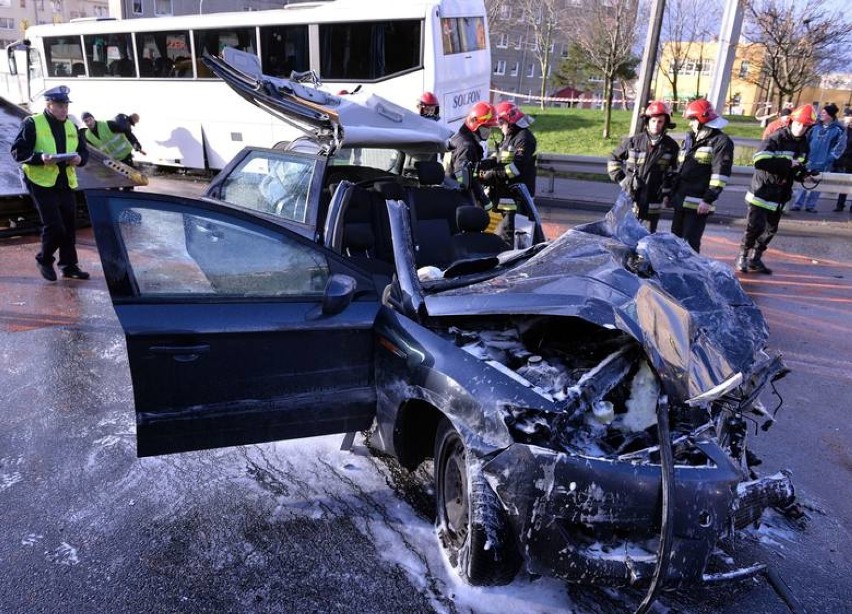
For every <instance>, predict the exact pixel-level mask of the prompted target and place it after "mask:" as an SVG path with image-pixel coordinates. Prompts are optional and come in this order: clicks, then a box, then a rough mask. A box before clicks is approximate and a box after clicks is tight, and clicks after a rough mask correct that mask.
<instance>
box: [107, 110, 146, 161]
mask: <svg viewBox="0 0 852 614" xmlns="http://www.w3.org/2000/svg"><path fill="white" fill-rule="evenodd" d="M112 121H113V123H114V124H115V126H116V128H117V129H118V131H119V132H120V133H121V134H123V135H124V136H125V138H126V139H127V140H128V141H130V144H131V146H132V147H133V151H138V152H139V153H141V154H142V155H143V156H144V155H145V151H144V150H143V149H142V145H141V144H140V143H139V139H137V138H136V135H135V134H133V126H135V125H136V124H138V123H139V114H138V113H131V114H130V115H126V114H124V113H119V114H118V115H116V116H115V118H114V119H113V120H112ZM122 162H124V163H125V164H130V166H133V164H131V163H130V162H127V161H124V160H122Z"/></svg>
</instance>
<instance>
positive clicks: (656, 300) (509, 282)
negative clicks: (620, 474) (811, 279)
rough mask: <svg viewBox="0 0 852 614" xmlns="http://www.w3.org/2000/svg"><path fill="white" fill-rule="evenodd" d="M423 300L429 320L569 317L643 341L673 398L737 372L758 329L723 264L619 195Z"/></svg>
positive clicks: (755, 343) (755, 347) (759, 337)
mask: <svg viewBox="0 0 852 614" xmlns="http://www.w3.org/2000/svg"><path fill="white" fill-rule="evenodd" d="M628 262H634V263H636V264H635V265H631V266H630V267H628V266H627V265H628ZM643 271H647V273H645V272H643ZM424 301H425V306H426V311H427V313H428V314H429V315H430V316H435V317H444V316H461V315H465V316H469V315H483V316H484V315H492V314H516V315H518V316H522V315H524V314H526V315H553V316H573V317H579V318H582V319H584V320H587V321H589V322H592V323H595V324H598V325H600V326H603V327H606V328H617V329H619V330H622V331H624V332H626V333H628V334H629V335H631V336H632V337H634V338H635V339H636V340H637V341H639V342H640V343H641V344H642V345H643V347H644V348H645V350H646V352H647V353H648V357H649V359H650V360H651V361H652V363H654V366H655V367H656V369H657V371H658V373H659V374H660V377H661V378H662V380H663V383H664V387H665V388H666V389H667V392H668V393H669V394H675V395H677V396H678V397H680V398H688V397H692V396H695V395H697V394H699V393H700V392H703V391H705V390H707V389H708V388H710V387H712V386H715V385H717V384H719V383H720V382H722V381H723V380H725V379H726V378H727V377H729V376H731V375H732V374H734V373H736V372H738V371H742V372H743V374H744V375H747V374H748V373H749V372H750V370H751V367H752V365H753V364H754V362H755V358H756V355H757V353H758V352H760V351H761V350H762V349H763V348H764V345H765V343H766V338H767V335H768V332H767V328H766V322H765V320H764V318H763V315H762V314H761V313H760V311H759V310H758V308H757V307H756V306H755V305H754V303H753V302H752V301H751V299H750V298H749V297H748V296H747V295H746V294H745V292H744V291H743V289H742V286H741V285H740V283H739V281H738V280H737V279H736V277H735V276H734V274H733V272H732V270H731V269H730V268H729V267H728V266H726V265H724V264H721V263H719V262H716V261H714V260H711V259H709V258H705V257H703V256H701V255H698V254H696V253H695V252H693V251H692V249H691V248H690V247H689V245H688V244H686V243H685V242H684V241H682V240H681V239H679V238H677V237H675V236H674V235H671V234H668V233H660V234H648V232H647V231H646V230H645V229H644V228H643V227H642V226H641V225H640V224H639V223H638V221H637V220H636V218H635V217H634V216H633V215H632V214H630V203H629V201H627V200H626V199H620V200H619V201H618V202H617V203H616V206H615V207H614V208H613V209H612V210H611V211H610V212H609V213H608V214H607V216H606V218H605V219H604V220H602V221H600V222H595V223H591V224H586V225H583V226H578V227H576V228H574V229H571V230H569V231H567V232H566V233H565V234H563V235H562V236H561V237H559V238H558V239H556V240H555V241H553V243H552V244H551V245H550V246H549V247H547V248H546V249H545V250H543V251H542V252H541V253H539V254H537V255H536V256H534V257H533V258H531V259H530V260H528V261H526V262H524V263H522V264H521V265H519V266H517V267H515V268H512V269H509V270H507V271H506V272H504V273H503V274H501V275H499V276H497V277H494V278H492V279H489V280H487V281H484V282H481V283H476V284H473V285H470V286H466V287H461V288H455V289H452V290H446V291H443V292H439V293H435V294H430V295H427V296H425V297H424Z"/></svg>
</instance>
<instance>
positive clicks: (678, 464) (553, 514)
mask: <svg viewBox="0 0 852 614" xmlns="http://www.w3.org/2000/svg"><path fill="white" fill-rule="evenodd" d="M214 67H215V68H217V69H221V70H220V76H223V75H224V77H229V75H228V74H227V73H226V72H224V71H226V70H227V66H225V65H224V64H223V66H217V65H215V63H214ZM224 77H223V78H224ZM229 78H230V79H231V80H234V81H239V80H240V79H243V80H245V81H246V82H250V81H251V80H250V79H245V78H244V77H241V76H240V75H231V76H230V77H229ZM226 80H228V79H226ZM281 81H282V80H276V81H274V82H265V83H263V84H262V87H256V88H254V90H253V91H254V92H255V94H251V92H250V91H243V92H242V93H243V95H245V96H246V97H247V98H250V99H254V98H253V97H254V96H262V97H263V100H262V101H261V102H262V103H263V105H264V106H266V107H274V108H276V109H277V110H278V112H280V113H281V114H282V115H286V113H288V112H289V111H288V110H287V109H288V105H294V104H295V102H294V101H297V100H298V99H299V97H300V96H298V95H295V94H293V93H292V90H288V89H287V87H288V86H287V85H286V84H282V83H281ZM229 82H231V81H230V80H229ZM231 84H232V85H233V86H234V87H235V89H238V88H239V87H240V84H239V83H231ZM316 95H317V96H319V94H316ZM279 98H280V99H281V100H279ZM255 102H257V100H255ZM285 102H286V104H285ZM373 103H375V100H374V101H373ZM351 104H356V103H354V102H352V103H351ZM317 105H318V103H317V102H311V104H310V105H307V109H308V111H309V112H316V109H317ZM388 105H389V103H388ZM368 106H369V105H367V107H368ZM367 107H365V108H367ZM375 108H376V106H375V104H373V109H375ZM380 113H383V114H384V116H385V118H387V116H389V115H393V114H397V115H398V116H399V122H398V123H399V128H400V130H401V131H405V130H407V127H408V126H409V124H410V122H413V123H412V124H410V125H413V126H415V127H414V130H415V131H416V130H417V126H420V124H418V123H417V122H420V121H421V118H419V117H417V116H415V115H414V114H411V113H408V112H407V111H405V110H403V109H398V108H395V107H393V106H392V105H390V106H385V107H383V111H381V112H380ZM332 115H333V114H332V113H326V114H324V116H321V117H318V118H315V119H314V120H312V122H313V123H311V124H310V126H311V130H312V132H311V139H310V142H312V143H314V145H313V148H314V150H315V153H309V152H308V151H307V150H308V149H311V147H307V146H304V145H305V144H304V143H303V144H302V145H303V146H300V148H301V149H302V150H303V151H300V152H297V151H293V149H292V148H290V149H289V150H287V148H284V149H282V150H279V149H272V150H257V149H253V150H249V151H247V152H245V153H244V155H243V156H241V157H240V159H239V161H235V162H236V163H235V164H233V165H231V166H230V167H229V168H228V169H226V170H225V171H223V173H222V174H221V175H220V176H219V177H218V178H217V179H216V180H215V181H214V182H213V183H212V184H211V189H210V192H209V193H208V195H209V197H208V198H205V199H200V200H193V199H189V198H182V197H176V196H168V195H154V194H150V193H148V194H144V193H128V192H110V191H91V192H89V193H88V194H87V199H88V204H89V207H90V210H91V217H92V222H93V227H94V231H95V235H96V240H97V245H98V249H99V251H100V254H101V259H102V263H103V268H104V274H105V276H106V281H107V284H108V286H109V290H110V294H111V297H112V300H113V303H114V306H115V310H116V313H117V315H118V318H119V321H120V323H121V325H122V327H123V328H124V331H125V334H126V340H127V350H128V355H129V361H130V369H131V375H132V378H133V388H134V399H135V406H136V413H137V442H138V453H139V455H140V456H146V455H156V454H166V453H172V452H181V451H187V450H197V449H206V448H213V447H220V446H230V445H241V444H248V443H253V442H261V441H274V440H280V439H289V438H296V437H305V436H311V435H319V434H328V433H351V432H355V431H360V430H365V431H368V432H369V435H368V437H369V441H370V443H371V444H372V446H374V447H375V448H376V449H377V450H378V451H380V452H383V453H387V454H389V455H392V456H394V457H395V458H397V459H398V460H399V462H400V463H401V464H402V465H403V466H404V467H406V468H408V469H411V470H414V469H415V468H417V467H418V466H419V465H421V464H422V463H424V462H427V461H429V460H432V461H433V463H434V484H435V497H436V518H437V519H436V524H437V529H438V536H439V539H440V542H441V546H442V547H443V548H444V549H445V551H446V553H447V555H448V558H449V560H450V562H451V563H452V564H453V565H454V566H455V567H456V569H457V570H458V573H459V574H460V576H461V577H462V578H463V579H464V580H465V581H467V582H469V583H471V584H478V585H489V584H500V583H506V582H509V581H511V580H512V578H513V577H514V576H515V574H516V573H517V571H518V570H519V569H520V568H521V566H523V567H524V568H525V569H526V570H528V571H529V572H531V573H535V574H545V575H554V576H558V577H562V578H565V579H566V580H569V581H571V582H581V583H592V584H600V585H610V586H623V585H640V586H642V585H645V586H647V585H651V586H654V587H661V586H666V587H674V586H680V585H685V584H695V583H702V582H711V581H714V580H722V579H730V578H737V577H743V576H746V575H749V574H753V573H756V572H757V571H758V570H759V569H760V566H755V565H752V566H745V567H738V566H734V567H728V568H724V569H723V568H720V567H717V566H715V564H714V565H711V558H712V555H713V553H714V550H715V548H716V545H717V542H718V541H719V540H720V539H721V538H724V537H725V536H727V535H729V534H731V533H732V532H734V531H735V530H736V529H737V528H742V527H745V526H747V525H749V524H752V523H754V522H757V521H758V520H759V519H760V517H761V514H762V513H763V511H764V509H765V508H767V507H768V506H782V507H783V506H786V505H789V504H790V503H791V502H792V500H793V486H792V484H791V481H790V479H789V476H787V475H786V474H783V473H779V474H776V475H774V476H769V477H763V478H758V477H757V476H756V474H754V472H753V469H752V468H751V467H750V466H749V462H748V448H747V442H746V436H747V432H748V425H749V424H751V423H753V422H763V423H765V424H770V423H771V421H772V420H773V418H772V416H771V412H769V411H767V409H765V408H764V406H763V404H762V403H761V401H760V398H759V397H760V395H761V393H762V392H763V391H764V389H767V388H768V387H770V386H771V385H772V382H774V381H775V380H777V379H778V378H780V377H782V376H783V375H784V374H785V372H786V369H785V367H784V365H783V363H782V361H781V359H780V357H778V356H774V355H771V354H769V353H768V352H767V348H766V343H767V330H766V326H765V322H764V319H763V317H762V316H761V314H760V312H759V311H758V309H757V308H756V307H755V305H754V304H753V303H752V301H751V300H750V299H749V298H748V297H747V296H746V295H745V293H744V292H743V290H742V288H741V286H740V284H739V282H738V281H737V279H736V278H735V277H734V275H733V274H732V272H731V270H730V268H728V267H727V266H725V265H722V264H720V263H717V262H714V261H712V260H709V259H707V258H704V257H702V256H700V255H697V254H695V253H694V252H693V251H692V250H691V249H690V248H689V246H688V245H687V244H686V243H684V242H683V241H681V240H680V239H677V238H676V237H674V236H672V235H669V234H654V235H649V234H647V232H646V231H645V230H644V229H643V228H642V227H641V226H640V225H639V223H638V222H637V221H636V219H635V218H634V217H633V215H632V213H630V207H629V203H626V202H619V203H617V204H616V206H615V207H614V208H613V210H612V211H611V212H610V213H609V214H608V215H607V217H606V219H604V220H601V221H599V222H596V223H593V224H588V225H584V226H579V227H576V228H574V229H572V230H569V231H568V232H566V233H565V234H563V235H562V236H561V237H559V238H557V239H555V240H553V241H550V242H547V241H545V240H544V237H543V234H542V231H541V224H540V222H539V219H538V214H537V212H536V210H535V205H534V203H533V202H532V200H531V199H529V195H528V194H527V193H526V190H525V189H523V188H521V189H520V191H518V192H517V199H518V203H519V204H518V210H517V212H516V213H515V212H513V213H512V214H511V215H509V214H507V215H506V218H504V222H507V219H509V220H510V221H508V222H507V223H506V224H504V225H503V226H502V227H501V228H500V229H499V231H498V232H497V233H496V234H491V233H487V232H484V228H483V224H484V223H485V218H484V217H483V215H485V214H484V212H482V210H477V208H476V207H475V206H474V205H473V204H472V202H471V201H470V200H469V196H467V195H465V193H464V192H463V191H461V190H459V189H458V188H455V187H452V186H444V185H440V181H439V180H438V178H437V177H432V178H431V179H430V178H429V175H430V173H431V172H432V171H430V170H429V169H430V168H432V169H433V171H434V168H433V167H434V165H433V164H430V163H429V160H428V159H421V160H420V161H421V162H426V163H425V164H419V165H418V166H417V168H418V169H419V170H420V175H421V176H420V177H419V179H415V178H413V177H411V176H406V173H405V172H399V173H392V172H389V171H390V169H388V168H383V167H369V166H363V167H359V168H357V169H348V170H349V171H352V172H355V173H357V174H360V175H361V176H363V179H361V180H352V178H351V177H350V179H347V178H346V177H345V176H344V174H343V172H344V171H343V170H341V166H340V165H339V164H337V163H336V162H335V156H336V155H337V154H339V153H341V152H342V155H344V157H345V158H346V160H347V161H349V162H351V161H352V158H351V156H352V155H353V152H354V151H355V150H357V149H359V148H364V150H366V149H367V148H368V147H369V146H371V145H372V146H375V145H376V143H374V142H372V143H371V142H370V141H369V139H367V138H363V140H359V139H361V138H362V137H359V136H352V137H351V139H352V140H350V141H347V137H346V134H347V132H346V126H345V125H342V126H339V125H336V124H335V120H334V119H333V118H332V119H330V118H331V116H332ZM369 117H370V115H369V113H366V112H365V114H364V115H363V118H369ZM423 121H426V120H423ZM391 133H392V131H391V130H390V129H388V131H387V133H386V136H387V137H388V143H390V141H391V140H392V136H390V135H391ZM349 134H352V135H359V134H360V135H366V134H369V131H366V130H365V131H361V132H359V131H357V130H351V131H350V133H349ZM400 142H401V146H400V148H399V150H398V151H399V154H400V155H399V156H398V157H397V162H398V161H399V159H403V158H404V157H405V154H404V152H405V151H406V146H408V147H411V146H413V145H414V142H413V141H406V139H405V138H402V139H401V141H400ZM433 144H434V145H436V147H437V149H436V150H435V153H438V152H440V148H441V146H442V145H441V142H440V139H436V140H435V141H434V143H433ZM422 147H425V145H423V146H422ZM418 153H419V154H422V153H423V151H422V148H421V150H420V151H419V152H418ZM276 156H278V157H280V156H283V157H284V158H286V159H288V160H292V159H296V158H298V159H299V160H301V161H302V162H304V167H303V172H301V173H297V174H294V175H287V177H288V179H287V180H286V181H284V182H282V183H281V186H282V187H281V188H277V189H278V191H279V192H281V198H280V199H272V198H270V197H269V194H278V192H276V191H274V190H271V189H269V186H266V187H261V186H260V184H261V183H262V182H263V181H264V180H265V179H266V176H267V175H268V174H269V173H272V172H273V170H272V169H273V167H274V162H275V161H276V160H278V159H279V158H277V157H276ZM252 160H253V161H252ZM249 161H252V162H251V164H250V165H249ZM247 166H248V168H249V171H251V169H252V168H253V169H255V171H253V172H249V171H247V170H246V168H247ZM343 166H349V165H343ZM308 167H310V170H304V169H307V168H308ZM367 169H369V170H367ZM433 174H434V173H433ZM252 177H253V178H252ZM282 189H283V191H281V190H282ZM279 200H280V201H281V203H282V204H281V206H280V207H279V206H278V205H277V204H275V203H277V202H278V201H279ZM270 203H272V204H270ZM270 207H271V208H270ZM128 211H133V212H134V213H135V215H130V214H128V213H127V212H128ZM515 215H517V216H518V218H515ZM468 217H469V218H470V219H469V220H468V219H467V218H468ZM485 217H487V215H486V216H485ZM519 221H520V222H521V223H518V222H519ZM468 222H470V225H468ZM474 222H475V223H474ZM519 228H526V229H527V230H524V231H519V230H518V229H519ZM507 229H508V230H507ZM519 234H520V235H524V236H523V237H521V239H519V238H518V235H519ZM492 237H493V238H494V240H492Z"/></svg>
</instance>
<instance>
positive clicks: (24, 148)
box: [12, 85, 89, 281]
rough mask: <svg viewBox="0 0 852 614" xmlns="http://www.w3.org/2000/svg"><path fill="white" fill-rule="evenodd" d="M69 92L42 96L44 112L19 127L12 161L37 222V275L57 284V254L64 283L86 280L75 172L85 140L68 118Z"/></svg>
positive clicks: (61, 88)
mask: <svg viewBox="0 0 852 614" xmlns="http://www.w3.org/2000/svg"><path fill="white" fill-rule="evenodd" d="M69 92H70V89H69V88H68V87H67V86H65V85H60V86H58V87H54V88H52V89H49V90H47V91H46V92H45V93H44V99H45V109H44V113H39V114H37V115H31V116H30V117H27V118H26V119H24V121H23V122H21V129H20V131H19V132H18V135H17V137H16V138H15V142H14V143H13V144H12V156H13V157H14V158H15V160H16V161H17V162H20V163H21V165H22V169H23V172H24V183H25V184H26V187H27V191H28V192H29V193H30V196H31V197H32V199H33V203H34V204H35V207H36V209H37V210H38V214H39V217H40V218H41V223H42V231H41V251H40V252H39V253H38V254H37V255H36V264H37V266H38V270H39V273H41V276H42V277H44V278H45V279H46V280H47V281H56V270H55V269H54V268H53V261H54V254H55V253H56V252H57V250H58V251H59V268H60V269H61V270H62V276H63V277H65V278H68V279H89V274H88V273H87V272H86V271H83V270H81V269H80V266H79V264H78V260H77V247H76V222H77V219H76V218H77V199H76V198H75V196H74V190H75V189H76V188H77V172H76V167H78V166H83V165H85V164H86V162H87V161H88V159H89V150H88V149H87V148H86V141H85V140H84V139H81V138H79V136H78V134H77V127H76V126H75V125H74V123H73V122H72V121H71V120H70V119H68V104H69V103H70V102H71V101H70V100H69V99H68V93H69Z"/></svg>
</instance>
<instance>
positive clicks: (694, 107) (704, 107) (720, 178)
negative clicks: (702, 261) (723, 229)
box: [672, 98, 734, 252]
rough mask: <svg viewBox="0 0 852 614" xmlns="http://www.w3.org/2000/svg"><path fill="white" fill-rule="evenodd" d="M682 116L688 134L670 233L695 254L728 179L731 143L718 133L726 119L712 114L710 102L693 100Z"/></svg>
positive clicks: (683, 151)
mask: <svg viewBox="0 0 852 614" xmlns="http://www.w3.org/2000/svg"><path fill="white" fill-rule="evenodd" d="M683 116H684V117H685V118H686V119H687V121H688V122H689V132H688V133H687V135H686V139H685V140H684V142H683V146H682V147H681V149H680V155H679V156H678V158H679V159H678V163H679V166H680V173H679V175H678V182H677V190H676V191H675V196H674V199H673V203H672V204H673V206H674V216H673V217H672V233H673V234H674V235H676V236H678V237H681V238H683V239H685V240H686V241H687V242H688V243H689V245H690V246H691V247H692V249H694V250H695V251H696V252H699V251H701V237H702V236H703V235H704V228H705V226H706V225H707V218H708V217H709V216H710V215H711V214H712V213H713V212H714V211H715V210H716V205H715V203H716V200H717V199H718V198H719V195H720V194H721V193H722V190H723V189H724V188H725V186H726V185H727V183H728V181H729V180H730V178H731V167H732V166H733V164H734V142H733V141H732V140H731V139H730V137H728V135H727V134H725V133H724V132H722V128H724V127H725V126H727V125H728V120H726V119H724V118H723V117H721V116H720V115H719V114H718V113H716V110H715V109H714V108H713V105H712V104H711V103H710V101H708V100H704V99H703V98H701V99H698V100H693V101H692V102H690V103H689V104H688V105H687V107H686V110H685V111H684V113H683Z"/></svg>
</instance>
